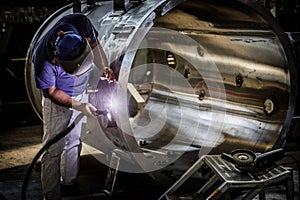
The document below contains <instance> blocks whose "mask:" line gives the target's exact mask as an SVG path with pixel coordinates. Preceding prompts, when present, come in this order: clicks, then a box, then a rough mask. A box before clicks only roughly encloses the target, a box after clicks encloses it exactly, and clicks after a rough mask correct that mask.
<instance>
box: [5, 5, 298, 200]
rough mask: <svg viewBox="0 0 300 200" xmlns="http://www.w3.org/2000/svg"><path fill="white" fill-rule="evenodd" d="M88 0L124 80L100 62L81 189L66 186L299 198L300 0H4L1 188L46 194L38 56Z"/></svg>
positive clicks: (147, 197) (133, 194) (99, 191)
mask: <svg viewBox="0 0 300 200" xmlns="http://www.w3.org/2000/svg"><path fill="white" fill-rule="evenodd" d="M77 12H79V13H83V14H85V15H86V16H87V17H88V18H89V19H90V20H91V22H92V24H93V25H94V26H95V28H96V30H97V31H98V38H97V39H98V41H99V44H100V45H101V47H102V48H103V52H104V54H105V55H102V56H104V57H105V58H106V59H107V63H108V66H105V67H108V68H110V69H111V70H112V72H113V77H114V79H115V80H114V81H113V82H112V83H110V85H105V86H103V85H102V84H101V83H102V82H101V81H102V79H101V78H100V76H98V75H95V76H92V77H91V79H92V81H91V82H96V84H91V85H90V86H89V87H88V88H87V89H86V92H87V94H88V97H89V102H90V103H92V104H93V105H95V106H96V107H97V109H98V116H97V118H96V119H95V118H86V121H85V122H84V126H83V127H82V133H81V140H82V142H83V144H84V146H83V152H82V155H81V161H80V162H81V166H80V171H79V188H78V190H72V191H69V192H68V193H66V194H63V199H65V200H67V199H68V200H69V199H70V200H71V199H142V200H158V199H159V200H169V199H172V200H173V199H188V200H192V199H195V200H197V199H199V200H200V199H289V200H291V199H293V200H296V199H299V188H300V186H299V179H300V178H299V162H300V103H299V102H300V99H299V90H300V89H299V86H300V84H299V83H300V23H299V18H300V1H299V0H226V1H225V0H110V1H107V0H104V1H98V0H86V1H79V0H73V1H71V0H64V1H62V0H60V1H58V0H43V1H38V0H8V1H5V2H1V4H0V22H1V24H0V26H1V27H0V42H1V45H0V60H1V62H0V63H1V66H0V76H1V78H0V81H1V86H0V87H1V93H0V120H1V126H0V146H1V147H0V158H1V162H0V167H1V168H0V172H1V173H0V199H3V200H14V199H22V200H24V199H28V200H29V199H33V200H34V199H42V198H43V197H42V189H41V181H40V168H39V163H40V157H41V155H42V153H43V151H45V150H46V149H47V148H48V147H49V146H50V145H52V144H53V143H55V142H56V141H57V140H59V139H60V138H62V137H64V136H65V135H66V134H68V131H69V129H72V128H73V127H74V126H76V122H77V121H76V120H75V121H74V123H73V124H72V126H70V127H68V128H69V129H68V130H66V131H64V132H63V133H62V134H61V135H60V138H56V140H54V141H53V142H52V143H51V144H46V145H45V146H42V144H41V138H42V135H43V124H42V119H43V116H42V104H41V102H42V94H41V91H40V90H39V89H38V88H36V85H35V80H34V73H35V71H34V66H33V63H32V58H33V54H34V50H35V48H36V46H37V44H38V41H39V40H40V39H41V38H42V36H43V35H44V34H45V33H46V32H47V31H48V30H49V29H50V28H51V26H52V25H53V24H54V23H56V22H57V21H58V20H59V19H60V18H61V17H63V16H65V15H68V14H71V13H77Z"/></svg>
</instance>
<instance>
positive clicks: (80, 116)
mask: <svg viewBox="0 0 300 200" xmlns="http://www.w3.org/2000/svg"><path fill="white" fill-rule="evenodd" d="M83 117H84V114H83V113H80V114H79V115H78V116H77V117H76V118H75V119H74V121H73V122H72V124H71V125H70V126H68V127H67V128H66V129H65V130H64V131H62V132H60V133H59V134H57V135H56V136H55V137H54V138H53V139H52V140H49V141H48V142H47V143H46V144H45V145H44V146H43V147H42V148H41V149H40V150H39V151H38V152H37V154H36V155H35V157H34V158H33V159H32V161H31V163H30V165H29V167H28V169H27V172H26V174H25V177H24V179H23V184H22V191H21V200H26V190H27V186H28V182H29V179H30V176H31V172H32V169H33V167H34V165H35V163H36V162H37V160H38V159H39V158H40V156H41V155H42V154H43V152H44V151H46V150H47V149H48V148H49V147H50V146H51V145H53V144H54V143H56V142H57V141H59V140H60V139H61V138H63V137H65V136H66V135H67V134H68V133H69V132H70V131H71V130H72V129H73V128H74V127H75V126H76V124H78V122H79V121H80V120H81V119H82V118H83Z"/></svg>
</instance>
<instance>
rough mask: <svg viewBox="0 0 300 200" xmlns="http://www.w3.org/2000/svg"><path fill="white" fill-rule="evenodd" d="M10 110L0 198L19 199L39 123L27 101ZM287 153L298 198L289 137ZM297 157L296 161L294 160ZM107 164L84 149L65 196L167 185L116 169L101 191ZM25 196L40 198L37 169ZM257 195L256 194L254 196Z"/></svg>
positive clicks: (68, 199) (152, 197)
mask: <svg viewBox="0 0 300 200" xmlns="http://www.w3.org/2000/svg"><path fill="white" fill-rule="evenodd" d="M10 106H11V108H10V110H11V112H10V114H9V115H8V116H7V117H8V119H9V121H10V125H9V126H8V127H7V126H5V124H2V127H5V128H2V129H1V132H0V133H1V134H0V158H1V160H0V200H18V199H20V194H21V188H22V184H23V179H24V175H25V173H26V171H27V169H28V165H29V164H30V162H31V160H32V159H33V157H34V156H35V154H36V153H37V152H38V150H39V149H40V148H41V143H40V142H41V136H42V124H41V121H40V120H39V119H38V118H37V117H36V116H35V114H34V112H33V110H32V108H31V107H30V105H29V104H28V103H26V102H25V103H24V104H22V105H19V104H18V105H10ZM286 150H287V152H286V154H287V155H292V156H293V157H291V156H286V157H284V159H283V160H281V161H279V162H278V164H280V165H283V166H286V167H288V168H289V169H291V171H292V172H293V180H294V190H295V192H294V195H295V198H294V200H297V199H299V189H298V188H299V182H298V171H297V167H298V166H297V164H299V160H300V156H299V152H300V145H299V142H297V141H289V142H288V143H287V145H286ZM293 158H296V159H297V164H295V160H294V159H293ZM107 171H108V167H107V166H105V165H103V164H101V163H100V162H99V161H98V160H96V159H95V158H94V157H93V156H91V155H90V154H89V153H88V152H87V151H85V149H83V152H82V156H81V167H80V173H79V184H80V193H79V194H77V195H76V196H65V197H64V200H72V199H85V200H88V199H91V200H92V199H99V200H101V199H122V200H123V199H131V200H134V199H142V200H148V199H149V200H156V199H157V198H158V197H159V196H160V195H161V194H162V193H163V192H164V191H165V190H166V188H162V187H159V186H158V184H157V183H155V182H154V181H153V180H152V179H150V178H149V176H147V175H145V174H128V173H123V172H119V173H118V177H117V181H116V185H115V191H114V193H113V195H112V196H107V195H105V194H104V193H103V189H104V186H105V180H106V176H107ZM284 193H285V188H282V187H281V186H278V187H276V186H275V187H272V188H270V189H269V190H267V199H285V195H284ZM26 194H27V195H26V196H27V200H40V199H42V195H41V183H40V173H39V172H37V171H33V172H32V174H31V178H30V181H29V184H28V187H27V190H26ZM255 199H258V196H257V197H255Z"/></svg>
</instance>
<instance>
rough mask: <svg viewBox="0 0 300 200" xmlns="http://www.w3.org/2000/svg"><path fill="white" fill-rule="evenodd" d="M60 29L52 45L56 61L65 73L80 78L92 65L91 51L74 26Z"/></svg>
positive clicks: (64, 26) (63, 26) (68, 25)
mask: <svg viewBox="0 0 300 200" xmlns="http://www.w3.org/2000/svg"><path fill="white" fill-rule="evenodd" d="M60 28H61V30H60V29H57V30H59V31H58V32H57V37H56V39H55V43H54V46H55V51H56V60H57V62H58V64H59V65H60V66H61V67H62V68H63V69H64V70H65V71H66V72H67V73H69V74H72V75H76V76H81V75H82V74H84V73H86V72H88V71H89V70H90V69H92V67H93V65H94V54H93V51H92V49H91V47H90V45H89V42H88V40H87V39H86V38H82V37H81V36H80V35H79V34H78V32H77V30H76V28H75V27H74V26H72V25H71V24H64V25H62V26H61V27H60Z"/></svg>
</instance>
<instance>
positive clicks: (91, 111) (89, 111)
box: [74, 103, 97, 118]
mask: <svg viewBox="0 0 300 200" xmlns="http://www.w3.org/2000/svg"><path fill="white" fill-rule="evenodd" d="M74 109H75V110H77V111H80V112H82V113H83V114H84V115H86V116H87V117H93V118H96V113H97V112H96V111H97V108H96V107H95V106H93V105H92V104H90V103H81V104H80V105H79V106H76V107H74Z"/></svg>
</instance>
